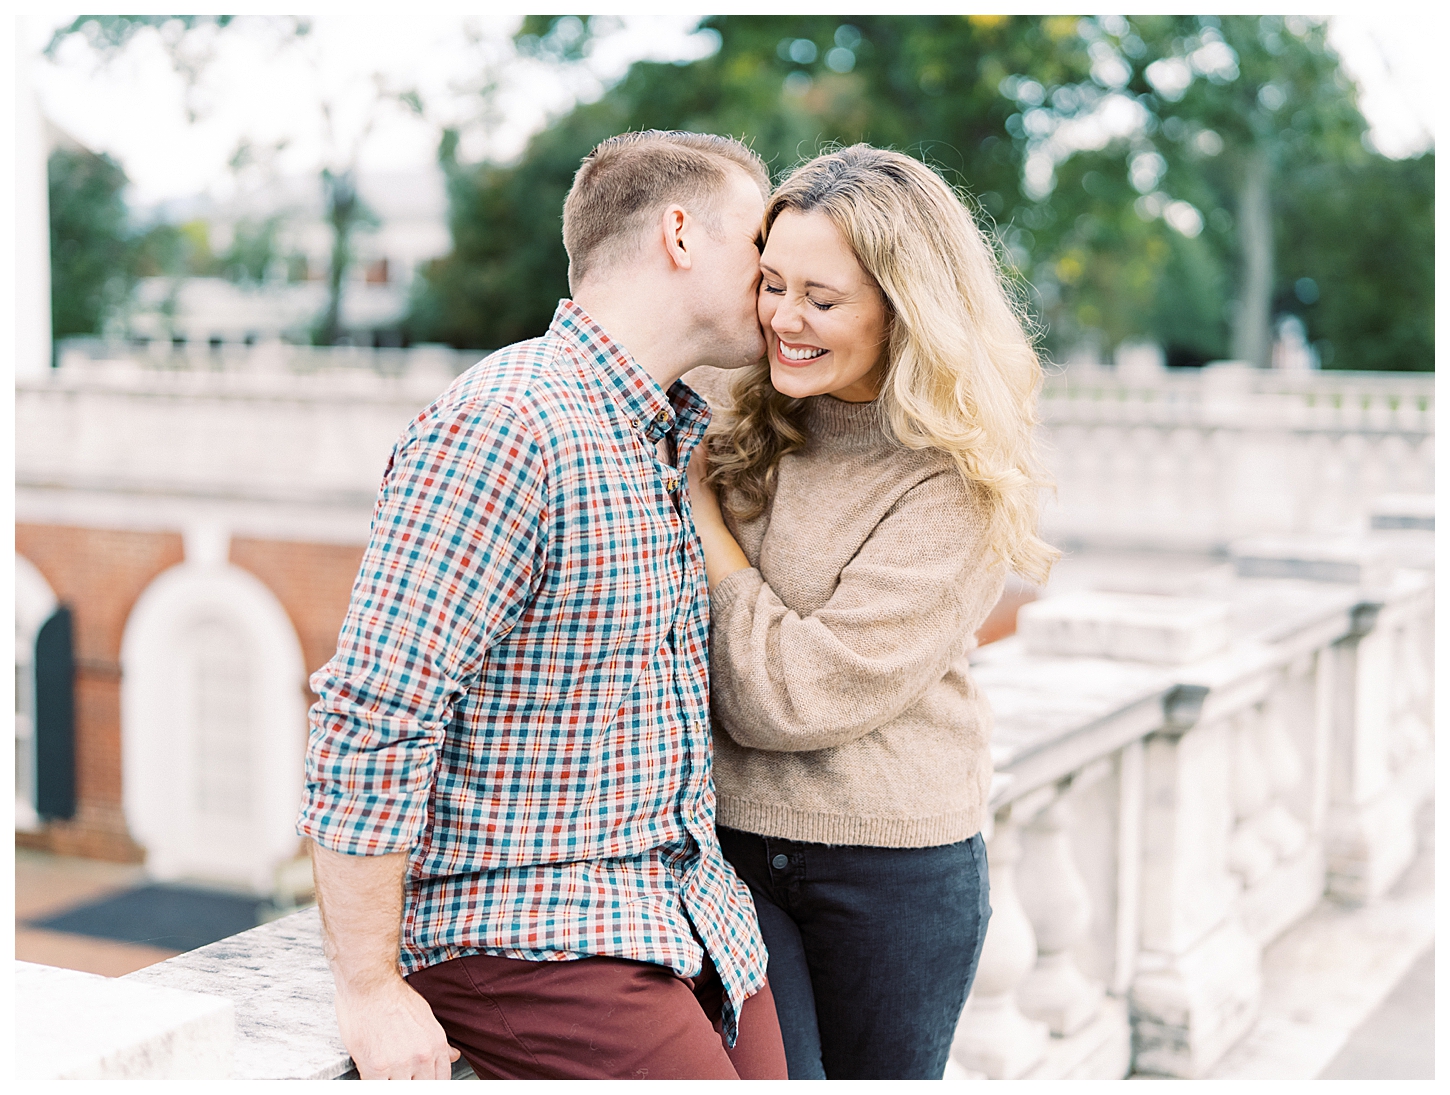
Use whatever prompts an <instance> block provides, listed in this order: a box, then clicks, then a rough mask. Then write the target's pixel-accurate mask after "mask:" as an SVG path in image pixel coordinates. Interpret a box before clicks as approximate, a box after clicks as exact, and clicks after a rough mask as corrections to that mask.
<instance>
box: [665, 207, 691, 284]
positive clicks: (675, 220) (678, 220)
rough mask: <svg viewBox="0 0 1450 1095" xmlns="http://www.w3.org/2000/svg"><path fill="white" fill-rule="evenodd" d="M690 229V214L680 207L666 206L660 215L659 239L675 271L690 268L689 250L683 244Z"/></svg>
mask: <svg viewBox="0 0 1450 1095" xmlns="http://www.w3.org/2000/svg"><path fill="white" fill-rule="evenodd" d="M690 227H691V224H690V214H689V213H687V212H685V210H684V208H682V207H681V206H678V205H671V206H666V207H665V211H664V212H663V213H661V214H660V238H661V241H662V242H663V243H664V245H665V255H666V256H667V257H668V258H669V260H670V263H671V264H672V265H673V266H674V268H675V269H677V270H688V269H689V268H690V261H691V256H690V249H689V247H688V246H687V245H686V243H685V237H686V235H687V234H688V233H689V229H690Z"/></svg>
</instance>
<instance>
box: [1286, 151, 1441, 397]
mask: <svg viewBox="0 0 1450 1095" xmlns="http://www.w3.org/2000/svg"><path fill="white" fill-rule="evenodd" d="M1350 226H1352V228H1351V227H1350ZM1277 238H1278V255H1279V261H1278V263H1277V265H1278V277H1277V280H1276V288H1275V295H1274V302H1275V312H1276V313H1289V314H1293V315H1297V316H1299V317H1300V318H1301V319H1302V320H1303V322H1304V325H1305V328H1306V329H1307V331H1308V336H1309V339H1310V341H1311V342H1312V343H1313V345H1314V347H1315V349H1316V350H1318V352H1319V356H1320V361H1321V363H1322V364H1323V365H1324V366H1325V367H1329V368H1348V369H1391V370H1416V369H1421V370H1430V369H1433V368H1434V363H1435V248H1434V239H1435V156H1434V153H1432V152H1427V153H1424V154H1422V155H1420V156H1417V157H1414V158H1412V159H1404V160H1389V159H1385V158H1384V157H1382V156H1367V157H1365V158H1364V159H1363V160H1362V161H1361V162H1359V163H1356V164H1352V165H1344V164H1334V163H1329V164H1321V165H1318V166H1317V167H1315V168H1313V169H1307V170H1304V171H1301V172H1296V173H1295V175H1294V177H1293V179H1292V181H1291V184H1290V187H1289V188H1288V189H1287V190H1286V191H1285V192H1284V194H1283V201H1282V213H1281V215H1280V217H1279V225H1278V237H1277Z"/></svg>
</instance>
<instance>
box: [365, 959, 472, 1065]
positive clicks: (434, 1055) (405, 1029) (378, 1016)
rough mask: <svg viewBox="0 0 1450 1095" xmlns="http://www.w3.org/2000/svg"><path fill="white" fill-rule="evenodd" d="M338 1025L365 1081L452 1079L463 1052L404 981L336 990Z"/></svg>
mask: <svg viewBox="0 0 1450 1095" xmlns="http://www.w3.org/2000/svg"><path fill="white" fill-rule="evenodd" d="M337 1025H338V1028H339V1029H340V1030H341V1031H342V1043H343V1045H345V1046H347V1051H348V1052H349V1053H351V1054H352V1060H353V1063H354V1064H355V1065H357V1074H358V1077H359V1078H360V1079H363V1080H447V1079H449V1078H450V1077H451V1076H452V1075H453V1069H452V1067H451V1066H452V1062H454V1061H456V1060H458V1050H456V1049H454V1048H453V1047H452V1046H450V1045H449V1044H448V1039H447V1037H446V1036H445V1035H444V1033H443V1028H442V1027H440V1026H439V1025H438V1020H437V1019H435V1018H433V1011H432V1009H431V1008H429V1007H428V1001H426V1000H424V999H423V998H422V997H421V996H419V995H418V994H417V992H415V991H414V990H413V988H412V986H410V985H409V984H408V983H407V982H406V981H404V980H403V979H402V978H401V977H396V976H395V977H394V978H393V979H392V980H391V981H386V982H383V983H382V984H380V985H378V986H376V987H374V988H371V989H368V990H366V991H360V992H346V993H345V992H344V991H343V990H342V988H341V986H339V987H338V991H337Z"/></svg>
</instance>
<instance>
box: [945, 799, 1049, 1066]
mask: <svg viewBox="0 0 1450 1095" xmlns="http://www.w3.org/2000/svg"><path fill="white" fill-rule="evenodd" d="M1013 813H1014V806H1012V805H1008V806H1006V807H1004V808H1003V809H1002V810H1000V811H998V813H997V817H996V824H995V827H994V832H993V834H992V837H991V839H990V840H988V842H987V862H988V864H989V865H990V868H991V872H992V919H991V920H990V921H988V926H987V938H986V941H985V942H984V943H983V946H982V957H981V960H980V961H979V962H978V964H977V977H976V980H975V981H974V982H973V984H972V994H971V996H970V997H969V998H968V1000H967V1006H966V1008H965V1009H964V1010H963V1012H962V1019H961V1022H960V1023H959V1024H958V1026H957V1034H956V1038H955V1039H954V1041H953V1043H952V1056H953V1057H954V1058H955V1060H956V1062H957V1064H959V1065H961V1066H962V1067H963V1068H965V1069H967V1070H968V1071H970V1072H975V1073H980V1074H982V1075H985V1076H986V1077H987V1078H988V1079H991V1080H1015V1079H1017V1078H1018V1077H1020V1076H1022V1075H1023V1074H1024V1073H1025V1072H1027V1071H1028V1069H1030V1068H1032V1066H1033V1065H1035V1064H1037V1063H1038V1061H1040V1060H1042V1058H1043V1057H1044V1056H1045V1054H1046V1052H1047V1037H1048V1033H1047V1024H1045V1023H1041V1022H1038V1021H1036V1020H1033V1019H1028V1018H1027V1017H1026V1016H1025V1015H1023V1014H1022V1012H1021V1011H1019V1010H1018V1007H1017V999H1016V997H1017V989H1018V986H1019V985H1021V983H1022V980H1023V978H1024V977H1026V976H1027V974H1028V972H1029V971H1031V969H1032V967H1033V966H1034V965H1035V964H1036V962H1037V937H1036V935H1035V934H1034V933H1033V931H1032V922H1031V920H1029V919H1028V917H1027V913H1026V911H1025V910H1024V909H1023V908H1022V902H1021V900H1020V899H1019V897H1018V894H1017V879H1016V876H1017V863H1018V860H1019V859H1020V858H1021V854H1022V846H1021V839H1020V837H1019V835H1018V829H1019V823H1018V822H1017V821H1016V820H1014V818H1013Z"/></svg>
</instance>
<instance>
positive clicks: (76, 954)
mask: <svg viewBox="0 0 1450 1095" xmlns="http://www.w3.org/2000/svg"><path fill="white" fill-rule="evenodd" d="M145 880H146V875H145V871H144V869H143V868H141V867H139V866H134V865H129V864H119V863H102V862H100V861H99V860H94V859H75V858H71V857H68V856H55V855H47V854H45V853H44V852H34V851H30V850H29V849H26V848H17V849H15V957H16V958H18V959H20V960H21V961H22V962H38V963H40V964H41V965H44V966H62V967H64V968H66V969H72V970H84V971H85V972H87V973H100V974H104V975H105V976H107V977H119V976H121V974H123V973H130V972H132V971H133V970H139V969H140V968H141V967H142V966H149V965H151V964H152V963H155V962H160V961H161V960H162V959H165V958H170V957H171V956H172V955H174V954H177V953H178V952H177V951H173V950H163V949H162V948H160V947H148V946H143V945H141V944H139V943H113V942H110V941H109V940H105V939H93V938H91V937H90V936H85V935H71V934H69V933H67V932H55V931H45V930H44V929H41V928H30V927H26V926H25V922H26V921H28V920H34V919H37V918H39V917H44V916H48V915H50V914H52V913H57V912H60V911H62V910H63V909H69V908H73V907H74V906H76V905H80V904H82V903H83V902H87V901H94V900H96V899H97V898H100V897H103V896H105V895H106V894H112V893H121V892H123V891H125V890H129V889H131V888H132V887H133V886H138V885H140V884H141V883H143V882H144V881H145Z"/></svg>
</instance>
